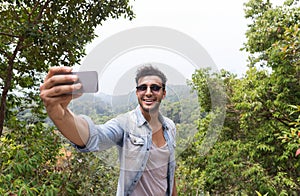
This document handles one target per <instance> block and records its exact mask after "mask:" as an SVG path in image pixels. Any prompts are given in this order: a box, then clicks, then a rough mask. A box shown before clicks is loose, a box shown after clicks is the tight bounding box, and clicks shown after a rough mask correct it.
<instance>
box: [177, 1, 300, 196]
mask: <svg viewBox="0 0 300 196" xmlns="http://www.w3.org/2000/svg"><path fill="white" fill-rule="evenodd" d="M298 3H299V2H298V1H286V2H285V4H284V5H283V6H278V7H273V6H272V4H271V3H270V1H263V0H249V1H248V3H246V4H245V6H246V9H245V13H246V17H247V18H249V19H251V24H249V29H248V31H247V32H246V36H247V42H246V43H245V46H244V50H246V51H247V52H249V53H250V57H249V62H250V64H249V69H248V71H247V73H246V75H244V77H242V78H237V77H236V76H234V75H232V74H230V73H228V72H226V71H221V73H220V74H219V77H221V78H222V80H223V82H224V86H225V88H226V93H227V104H226V108H227V113H226V119H225V123H224V127H223V129H222V131H221V133H220V136H219V138H218V141H217V142H216V143H215V145H214V147H213V148H212V149H211V150H210V151H209V153H208V154H207V155H206V156H199V152H200V151H201V145H202V144H201V138H203V135H204V134H205V133H206V131H207V130H206V129H207V127H208V124H209V123H210V121H211V120H212V118H213V116H214V115H216V112H213V113H211V111H213V110H212V109H211V108H210V105H209V104H210V103H209V102H208V101H207V100H209V99H210V93H208V91H207V87H205V85H206V84H205V83H207V81H209V80H210V75H209V74H208V71H207V70H199V71H198V72H196V73H195V75H194V76H193V81H192V82H193V85H194V86H195V87H196V88H197V90H198V94H199V97H200V100H204V102H200V104H202V105H203V104H204V106H205V108H206V109H207V111H209V112H210V115H207V116H206V117H205V118H202V119H200V120H199V132H198V133H197V135H196V137H197V138H198V141H195V142H194V143H193V144H192V145H191V146H190V148H188V149H187V150H186V153H184V154H182V156H183V158H182V159H183V160H185V161H182V162H180V163H179V168H178V171H177V173H178V176H180V177H181V178H183V180H180V187H179V188H180V193H184V195H194V194H195V193H196V192H197V193H199V192H201V191H202V193H210V194H225V195H227V194H229V195H254V194H260V195H298V194H299V192H300V186H299V184H300V179H299V176H300V165H299V160H298V158H299V157H296V156H295V153H296V152H297V149H299V136H298V130H299V124H298V123H299V111H297V109H298V107H297V106H296V105H298V104H299V103H300V94H299V92H300V85H299V81H300V77H299V76H300V75H299V73H300V72H299V69H300V66H299V62H300V61H299V57H300V45H299V43H300V42H299V40H300V34H299V26H298V24H299V23H300V8H299V6H297V5H298ZM208 89H209V88H208ZM205 100H206V101H205ZM291 105H294V106H292V107H291ZM293 108H294V109H293ZM295 108H296V111H294V110H295ZM213 114H214V115H213ZM199 138H200V139H199ZM199 141H200V142H199ZM200 190H201V191H200Z"/></svg>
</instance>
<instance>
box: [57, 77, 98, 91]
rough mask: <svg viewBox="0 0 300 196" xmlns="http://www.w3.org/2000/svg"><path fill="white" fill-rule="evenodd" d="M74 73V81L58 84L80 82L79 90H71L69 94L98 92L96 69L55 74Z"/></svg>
mask: <svg viewBox="0 0 300 196" xmlns="http://www.w3.org/2000/svg"><path fill="white" fill-rule="evenodd" d="M64 74H76V75H77V76H78V80H77V81H76V82H74V83H64V84H58V85H71V84H76V83H81V85H82V87H81V89H79V90H76V91H73V92H71V93H70V94H78V93H96V92H98V73H97V72H96V71H79V72H70V73H58V74H56V75H64Z"/></svg>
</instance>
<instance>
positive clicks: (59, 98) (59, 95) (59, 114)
mask: <svg viewBox="0 0 300 196" xmlns="http://www.w3.org/2000/svg"><path fill="white" fill-rule="evenodd" d="M71 71H72V68H70V67H53V68H51V69H50V70H49V72H48V74H47V76H46V78H45V80H44V83H43V84H42V85H41V87H40V97H41V99H42V100H43V102H44V105H45V107H46V110H47V113H48V115H49V117H50V118H51V119H53V120H55V119H62V118H63V117H64V116H65V112H66V110H67V106H68V105H69V103H70V101H71V100H72V99H74V98H77V97H79V96H81V94H75V95H71V94H70V93H71V92H72V91H74V90H78V89H80V88H81V84H80V83H77V84H72V83H74V82H76V81H77V80H78V77H77V76H76V75H72V74H66V75H63V74H62V73H70V72H71ZM56 74H59V75H56ZM64 83H71V84H70V85H59V84H64Z"/></svg>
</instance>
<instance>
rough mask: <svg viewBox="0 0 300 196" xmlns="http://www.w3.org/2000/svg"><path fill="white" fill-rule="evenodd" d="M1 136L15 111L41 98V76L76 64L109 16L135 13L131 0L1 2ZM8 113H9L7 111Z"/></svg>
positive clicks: (130, 16) (18, 0) (15, 0)
mask: <svg viewBox="0 0 300 196" xmlns="http://www.w3.org/2000/svg"><path fill="white" fill-rule="evenodd" d="M0 6H1V7H0V17H1V22H0V27H1V28H0V29H1V30H0V59H1V66H0V81H1V83H0V88H1V103H0V135H1V134H2V131H3V126H4V123H5V119H10V117H11V115H12V114H11V113H10V110H11V109H14V108H15V107H21V102H20V101H19V100H18V97H20V96H22V97H23V98H26V97H27V98H29V99H23V100H24V102H23V103H22V105H23V106H24V105H25V104H28V103H30V102H32V101H33V100H35V101H37V99H38V98H37V97H36V94H37V92H38V87H39V84H40V82H41V78H42V77H41V75H42V74H43V73H45V72H46V71H47V70H48V68H49V67H51V66H60V65H65V66H72V65H74V64H76V63H78V62H79V61H80V59H81V58H82V57H83V55H84V47H85V45H86V44H87V43H88V42H90V41H91V40H93V39H94V38H95V36H96V35H95V33H94V30H95V28H96V27H97V26H98V25H100V24H101V23H102V22H103V21H104V20H106V19H107V18H108V17H112V18H118V17H120V16H121V15H123V16H125V17H129V18H130V19H131V18H132V17H133V13H132V11H131V7H130V6H129V4H128V0H121V1H118V0H114V1H96V0H95V1H94V0H92V1H90V0H80V1H64V0H59V1H55V2H53V1H50V0H47V1H41V0H40V1H32V0H30V1H20V0H14V1H1V2H0ZM6 111H7V114H6Z"/></svg>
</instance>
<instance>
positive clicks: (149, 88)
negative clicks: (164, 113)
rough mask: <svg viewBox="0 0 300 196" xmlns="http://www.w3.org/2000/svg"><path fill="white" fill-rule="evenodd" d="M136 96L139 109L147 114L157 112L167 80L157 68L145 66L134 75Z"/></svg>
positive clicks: (163, 95) (164, 93)
mask: <svg viewBox="0 0 300 196" xmlns="http://www.w3.org/2000/svg"><path fill="white" fill-rule="evenodd" d="M135 80H136V84H137V87H136V95H137V98H138V102H139V104H140V106H141V109H142V110H143V111H144V112H147V113H149V112H150V111H151V112H157V111H158V109H159V105H160V102H161V100H162V99H164V98H165V96H166V90H165V86H166V82H167V78H166V76H165V74H164V73H162V72H161V71H160V70H158V69H157V68H154V67H153V66H151V65H145V66H143V67H141V68H139V69H138V71H137V74H136V78H135Z"/></svg>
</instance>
